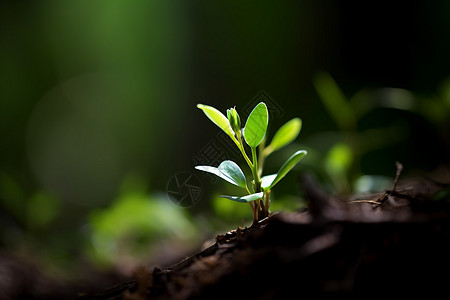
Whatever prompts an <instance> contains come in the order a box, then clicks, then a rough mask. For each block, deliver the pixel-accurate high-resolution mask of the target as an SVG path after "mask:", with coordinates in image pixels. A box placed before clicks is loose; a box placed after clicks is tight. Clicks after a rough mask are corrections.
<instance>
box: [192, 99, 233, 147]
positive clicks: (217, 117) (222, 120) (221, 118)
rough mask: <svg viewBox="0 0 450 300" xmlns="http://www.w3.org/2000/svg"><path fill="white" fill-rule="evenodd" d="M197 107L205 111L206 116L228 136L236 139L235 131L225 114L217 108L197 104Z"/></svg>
mask: <svg viewBox="0 0 450 300" xmlns="http://www.w3.org/2000/svg"><path fill="white" fill-rule="evenodd" d="M197 107H198V108H200V109H201V110H203V112H204V113H205V115H206V116H207V117H208V118H209V119H210V120H211V121H212V122H213V123H214V124H216V125H217V126H219V128H220V129H222V130H223V131H225V133H226V134H228V135H229V136H230V137H231V138H232V139H234V138H235V137H234V132H233V129H232V128H231V126H230V122H229V121H228V118H227V117H225V115H224V114H223V113H221V112H220V111H219V110H217V109H216V108H214V107H212V106H209V105H204V104H197Z"/></svg>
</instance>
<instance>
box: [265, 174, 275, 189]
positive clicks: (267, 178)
mask: <svg viewBox="0 0 450 300" xmlns="http://www.w3.org/2000/svg"><path fill="white" fill-rule="evenodd" d="M276 177H277V174H272V175H266V176H263V177H261V187H262V188H266V187H269V186H270V185H271V184H272V182H273V181H274V179H275V178H276Z"/></svg>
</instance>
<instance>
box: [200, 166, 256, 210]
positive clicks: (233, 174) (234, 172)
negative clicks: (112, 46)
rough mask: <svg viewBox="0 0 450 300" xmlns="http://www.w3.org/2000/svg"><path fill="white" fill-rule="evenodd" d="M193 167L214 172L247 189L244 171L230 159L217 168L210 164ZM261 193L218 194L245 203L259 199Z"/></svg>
mask: <svg viewBox="0 0 450 300" xmlns="http://www.w3.org/2000/svg"><path fill="white" fill-rule="evenodd" d="M195 168H196V169H197V170H200V171H204V172H208V173H211V174H214V175H216V176H218V177H220V178H222V179H224V180H226V181H228V182H229V183H231V184H234V185H237V186H239V187H241V188H243V189H245V190H247V182H246V179H245V175H244V173H243V172H242V170H241V168H239V166H238V165H237V164H236V163H235V162H233V161H231V160H225V161H223V162H222V163H221V164H220V165H219V167H217V168H216V167H211V166H196V167H195ZM263 194H264V193H263V192H260V193H255V194H250V195H246V196H242V197H238V196H220V197H222V198H227V199H230V200H233V201H236V202H241V203H247V202H250V201H255V200H257V199H261V198H262V196H263Z"/></svg>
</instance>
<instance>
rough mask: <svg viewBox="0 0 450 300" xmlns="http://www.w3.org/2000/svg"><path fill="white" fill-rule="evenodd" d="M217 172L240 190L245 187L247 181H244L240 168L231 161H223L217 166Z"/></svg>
mask: <svg viewBox="0 0 450 300" xmlns="http://www.w3.org/2000/svg"><path fill="white" fill-rule="evenodd" d="M218 169H219V171H220V172H221V173H222V174H223V175H225V176H227V177H228V178H230V179H231V180H232V181H233V182H235V184H237V185H238V186H240V187H242V188H244V189H245V188H246V187H247V180H246V179H245V175H244V173H243V172H242V170H241V168H239V166H238V165H237V164H236V163H235V162H234V161H231V160H225V161H223V162H222V163H221V164H220V165H219V168H218Z"/></svg>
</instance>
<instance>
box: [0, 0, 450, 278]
mask: <svg viewBox="0 0 450 300" xmlns="http://www.w3.org/2000/svg"><path fill="white" fill-rule="evenodd" d="M449 36H450V4H449V2H448V1H410V2H406V3H401V4H400V3H395V2H394V3H393V2H392V1H363V2H361V1H325V0H321V1H278V2H269V1H262V2H261V1H248V2H245V3H240V2H238V1H233V2H229V1H227V2H225V1H223V2H216V1H215V2H211V1H195V2H191V3H187V2H185V1H158V2H157V1H115V2H112V1H88V0H83V1H52V0H48V1H2V3H1V4H0V43H1V47H0V66H1V67H0V225H1V226H0V246H1V248H2V249H3V250H1V251H3V252H5V253H6V252H14V253H16V255H19V256H21V257H27V258H29V259H31V260H33V261H37V262H38V263H39V264H41V265H43V266H45V269H48V270H49V272H50V273H52V272H53V273H52V274H59V273H72V275H73V274H77V272H81V273H82V270H79V269H82V267H80V264H78V262H79V261H83V263H85V264H88V265H92V264H93V265H94V266H96V267H98V268H114V269H118V270H120V271H121V272H125V273H126V272H129V271H130V270H131V269H132V268H133V267H134V266H135V265H136V264H138V263H142V261H147V260H149V261H158V259H159V258H160V257H162V256H164V255H162V254H161V253H165V254H168V256H170V255H173V257H175V256H176V255H178V254H179V253H180V251H185V250H183V249H190V248H189V247H191V248H195V247H197V246H198V245H199V244H200V243H201V242H202V241H203V240H204V239H205V238H206V237H210V236H213V234H214V233H215V232H217V231H220V230H223V229H228V228H230V227H232V228H234V227H236V226H237V225H241V224H242V222H244V223H246V222H248V221H249V220H250V219H251V210H250V208H248V207H244V206H240V204H237V203H232V202H230V203H228V202H227V200H224V199H220V200H218V199H217V197H216V196H217V195H219V194H222V193H225V191H226V192H233V190H229V188H228V187H226V186H225V185H224V184H222V182H220V181H214V180H213V179H212V178H210V177H208V176H204V175H202V174H199V173H198V172H196V171H195V170H194V166H195V164H196V163H198V158H199V157H201V156H202V155H204V154H205V151H206V150H207V149H208V147H211V142H212V143H215V144H216V145H219V150H220V151H221V153H222V155H224V156H225V157H227V158H231V159H235V160H237V161H239V158H238V157H236V155H235V154H234V152H233V151H232V150H231V149H229V148H227V147H226V145H224V143H223V140H221V139H220V135H219V129H218V128H217V127H215V126H214V125H213V124H212V123H210V122H209V121H208V120H207V118H206V117H205V116H204V115H203V114H202V112H201V111H200V110H198V109H197V108H196V104H197V103H205V104H209V105H212V106H215V107H217V108H218V109H220V110H221V111H223V112H225V110H226V109H227V108H229V107H233V106H236V108H237V110H238V111H239V112H240V114H241V118H242V119H244V120H245V118H246V116H247V115H248V113H249V110H251V108H252V105H254V104H256V103H257V102H258V101H260V100H261V99H263V100H265V101H267V102H268V105H269V109H270V108H271V107H272V109H274V108H275V110H278V111H279V112H281V113H280V114H278V115H274V116H272V115H271V125H270V132H269V136H271V135H273V133H274V132H275V130H276V128H278V127H279V126H281V125H282V124H283V123H284V122H286V121H288V120H290V119H291V118H293V117H300V118H302V120H303V129H302V132H301V134H300V136H299V138H298V139H297V141H296V143H295V144H294V145H292V146H290V147H288V148H286V149H285V150H283V151H281V152H280V153H278V154H274V156H273V158H271V160H268V162H267V168H268V170H269V171H276V169H277V168H278V166H279V165H280V164H281V163H282V161H283V159H284V158H285V157H288V156H289V155H290V153H292V152H293V151H295V150H296V149H298V148H300V149H307V150H308V151H309V155H308V157H307V158H305V160H304V163H303V162H302V164H300V165H299V166H298V167H297V168H296V171H297V172H294V174H293V175H290V176H289V177H287V178H286V179H285V183H283V184H281V183H280V187H279V191H278V192H275V193H274V195H273V196H274V197H276V198H277V199H280V201H278V203H279V204H280V205H279V206H278V207H277V206H274V207H275V208H277V209H295V208H298V207H300V206H302V205H304V204H303V202H302V200H301V194H302V191H301V190H300V188H299V187H298V172H301V171H305V170H308V171H310V172H314V173H316V174H317V176H318V177H319V178H320V179H321V181H322V183H323V184H324V185H325V186H327V187H328V188H329V190H330V191H334V192H337V193H343V194H345V193H347V194H348V193H352V192H360V191H366V190H368V189H369V188H367V186H365V185H363V187H362V188H361V182H359V183H358V184H356V183H357V182H358V179H360V178H361V177H362V176H364V175H369V176H371V177H364V178H365V179H366V180H367V179H370V180H371V181H370V182H372V183H374V184H375V186H383V187H384V186H385V185H383V183H386V182H389V178H390V177H392V176H393V175H394V173H395V165H394V162H395V161H397V160H399V161H401V162H402V163H403V164H404V166H405V169H406V171H407V173H408V172H409V173H411V174H417V173H420V174H423V173H425V172H426V173H428V172H431V171H435V170H438V174H440V175H439V176H440V177H439V178H441V179H442V178H443V179H446V180H447V181H448V178H449V177H448V174H449V173H448V169H445V166H446V165H447V166H448V164H447V163H448V142H449V140H448V137H449V134H448V133H449V131H448V128H449V127H448V124H449V122H448V116H449V114H448V112H449V110H450V83H449V81H448V76H449V75H450V74H449V70H450V68H449V67H450V59H449V56H448V53H450V40H449ZM321 72H327V73H321ZM318 74H329V75H331V78H333V79H334V81H335V82H336V83H337V86H339V88H340V91H341V92H342V94H343V95H344V96H345V102H346V103H347V105H349V107H351V110H352V111H353V112H354V115H353V117H352V118H355V120H357V121H356V126H354V127H352V128H342V127H340V126H339V124H337V123H336V116H334V117H333V114H337V115H339V114H341V112H340V111H335V112H334V113H333V112H330V111H329V108H327V107H326V105H325V104H324V102H323V101H322V100H321V98H320V97H319V94H320V93H319V94H318V91H317V89H318V85H317V84H314V82H317V81H315V80H316V79H317V78H318V77H317V76H318ZM315 78H316V79H315ZM327 78H328V77H327ZM328 83H329V82H328ZM319 85H320V84H319ZM325 86H327V84H325ZM322 87H323V85H322ZM332 94H333V93H332ZM334 94H336V93H334ZM337 144H338V145H341V146H342V145H344V147H343V148H342V147H340V148H339V147H338V149H341V150H342V149H344V150H345V149H347V150H345V151H344V150H342V151H341V152H339V151H335V152H333V153H334V154H333V155H332V154H330V153H331V152H332V151H331V150H330V149H333V146H335V145H337ZM364 145H365V146H364ZM367 145H369V146H370V147H366V146H367ZM205 149H206V150H205ZM349 149H350V150H349ZM346 156H349V157H351V158H350V162H349V163H348V164H346V163H342V164H341V165H340V163H341V161H345V158H343V157H346ZM347 158H348V157H347ZM336 161H337V163H336ZM212 163H213V161H212V160H211V164H212ZM214 163H216V162H215V161H214ZM336 164H337V165H338V166H337V167H336V166H335V165H336ZM182 172H187V173H188V174H194V176H195V177H197V179H198V181H199V185H200V186H199V188H200V189H201V191H202V194H201V196H199V202H198V203H196V204H195V205H193V206H191V207H189V208H182V207H179V206H177V205H174V204H173V203H172V202H171V201H170V199H168V197H167V189H168V188H169V187H168V185H169V182H170V180H171V178H174V176H176V175H177V174H180V173H182ZM376 184H380V185H376ZM277 193H278V194H277ZM273 201H274V205H275V203H276V202H277V200H273ZM242 220H243V221H242ZM168 249H170V251H169V250H168ZM74 257H75V259H74ZM161 259H162V258H161ZM62 269H65V270H66V271H65V272H63V271H61V270H62ZM73 277H76V275H73Z"/></svg>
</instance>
